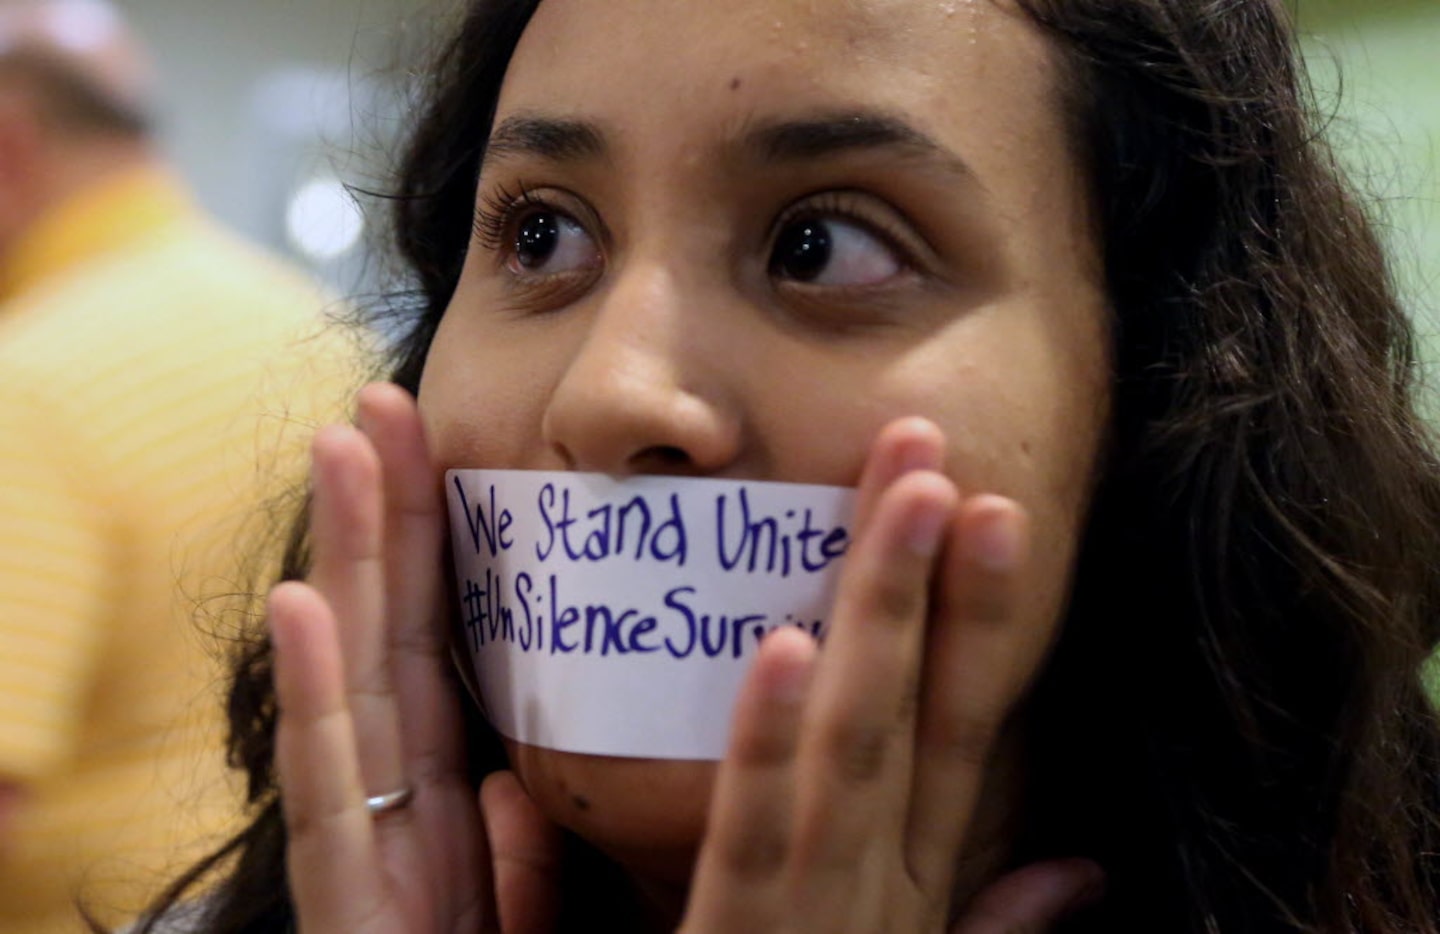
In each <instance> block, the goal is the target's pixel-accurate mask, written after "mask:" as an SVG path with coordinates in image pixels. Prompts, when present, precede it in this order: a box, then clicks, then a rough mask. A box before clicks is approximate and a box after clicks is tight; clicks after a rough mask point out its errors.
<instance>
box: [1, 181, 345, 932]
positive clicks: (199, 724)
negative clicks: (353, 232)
mask: <svg viewBox="0 0 1440 934" xmlns="http://www.w3.org/2000/svg"><path fill="white" fill-rule="evenodd" d="M0 294H4V295H5V301H4V303H3V304H0V781H4V782H6V783H10V784H18V785H19V786H20V787H21V788H22V793H23V797H22V799H21V802H20V805H19V809H18V811H17V812H16V816H15V821H14V824H13V825H12V827H11V830H10V832H9V833H7V834H6V836H5V839H4V840H3V841H0V850H3V852H0V934H32V932H35V934H38V932H42V931H43V932H50V931H73V930H77V929H78V928H79V915H78V913H77V911H76V908H75V905H76V902H77V899H78V900H79V901H80V902H81V903H83V904H84V905H85V906H86V908H87V909H89V910H91V911H93V912H95V913H96V915H97V917H98V918H99V919H100V920H102V921H104V922H106V923H111V924H117V923H120V922H122V921H123V920H125V919H127V918H128V917H130V916H132V915H133V912H134V911H135V910H136V909H138V908H139V907H141V906H142V905H143V902H144V900H145V899H146V898H147V897H148V896H150V895H151V894H153V892H154V891H155V890H156V889H157V887H159V886H160V885H163V884H164V883H165V882H166V881H168V880H169V879H170V878H171V877H172V876H173V875H174V873H175V871H176V870H177V869H179V868H181V867H183V866H184V865H186V864H188V862H189V861H190V860H191V859H193V858H194V857H195V856H196V855H198V853H199V852H200V851H201V850H202V849H203V848H205V847H206V846H208V845H210V844H213V843H214V842H216V840H217V839H219V838H220V837H222V836H224V835H225V834H226V833H228V832H229V831H232V830H233V829H235V826H236V822H237V819H238V809H237V803H238V798H237V793H238V790H239V789H238V787H236V783H235V781H234V780H233V778H231V777H230V776H228V775H227V774H226V772H225V769H224V762H223V751H222V743H223V732H222V723H221V706H220V691H221V688H222V687H223V685H222V680H223V664H222V662H223V655H224V645H223V636H224V635H225V633H226V632H233V631H234V629H235V627H236V625H237V623H238V622H239V616H240V613H239V610H240V609H242V608H244V604H236V603H234V602H226V601H225V600H223V599H221V598H223V596H224V595H226V594H232V593H234V592H235V591H237V590H238V589H241V588H243V587H245V586H248V581H246V580H244V579H243V578H242V576H241V568H240V567H239V562H238V559H240V558H243V557H246V556H247V554H248V552H249V551H250V542H251V539H250V538H249V537H247V534H248V533H249V532H255V531H259V532H267V533H272V534H273V531H274V521H273V519H271V518H269V517H267V516H266V515H265V514H263V513H260V512H257V509H256V506H257V501H258V498H259V496H260V492H261V490H262V487H263V488H264V489H265V490H267V491H268V492H275V491H276V490H279V489H280V488H281V486H282V485H284V484H289V483H290V482H292V481H294V480H295V479H296V471H297V469H298V468H300V467H302V466H303V450H304V446H305V443H306V442H307V441H308V434H309V432H310V431H311V430H312V429H313V427H314V425H315V424H316V423H317V422H318V421H321V420H332V419H334V418H335V417H337V415H338V414H339V413H340V412H341V411H342V409H343V406H344V405H345V404H346V403H347V397H348V391H349V390H350V389H351V388H353V382H354V381H355V378H356V374H358V372H359V369H358V365H359V358H358V357H357V356H356V354H355V348H354V347H352V346H350V345H349V344H347V343H344V342H342V340H341V339H340V337H339V335H338V334H336V333H335V332H334V330H333V329H332V330H329V331H325V332H324V333H321V332H322V330H323V328H322V324H323V317H322V312H323V311H324V310H325V307H326V305H325V300H324V299H323V297H322V296H321V295H320V294H319V292H318V291H317V289H316V288H315V287H314V286H313V285H312V284H311V283H309V281H308V280H307V279H305V278H304V277H303V276H300V275H298V274H296V273H294V272H292V271H291V270H289V269H288V268H286V267H284V266H283V265H281V264H279V263H277V262H275V261H273V260H271V259H269V258H268V257H266V256H264V255H262V254H261V253H259V252H258V251H256V250H254V249H252V248H251V247H249V246H247V245H245V244H243V243H241V242H240V241H238V240H236V239H234V238H232V237H230V236H229V235H227V234H226V233H224V232H222V231H221V230H219V229H218V228H217V227H215V226H214V225H212V224H211V223H209V222H208V221H207V220H205V219H204V218H203V217H202V216H201V215H200V214H199V213H198V212H197V211H196V210H195V209H194V208H193V207H192V206H191V204H190V202H189V199H188V198H187V196H186V195H185V194H184V192H183V191H182V190H181V189H180V188H179V187H178V186H177V185H175V184H174V183H173V182H172V181H171V180H169V179H168V178H166V177H165V176H163V175H160V174H158V173H154V172H138V173H134V174H132V175H130V176H128V177H126V178H124V179H122V180H120V181H116V182H113V183H108V184H104V185H100V186H97V187H96V188H95V189H94V190H92V191H89V192H85V193H84V194H83V195H81V196H80V197H78V198H76V199H73V200H72V201H71V202H69V203H67V204H65V205H63V206H61V207H60V208H59V209H58V210H56V211H55V212H53V213H52V215H51V216H50V217H49V218H48V219H47V220H46V221H45V222H44V223H43V224H42V225H41V226H40V227H39V228H38V229H36V230H35V231H34V232H33V233H32V234H31V236H30V237H29V239H28V240H27V242H26V243H25V244H24V245H22V246H21V247H20V248H19V249H18V250H16V251H15V252H14V253H13V254H12V257H11V259H10V262H9V263H8V264H7V268H6V269H4V270H0ZM299 338H303V339H300V340H298V341H297V339H299ZM271 484H274V485H271ZM280 511H281V512H283V511H284V510H283V509H281V510H280ZM197 603H198V605H199V610H200V612H199V614H198V616H199V620H200V622H201V625H199V626H197V625H196V624H195V623H196V618H197V613H196V609H197ZM215 635H218V636H220V637H221V638H220V639H216V638H214V636H215Z"/></svg>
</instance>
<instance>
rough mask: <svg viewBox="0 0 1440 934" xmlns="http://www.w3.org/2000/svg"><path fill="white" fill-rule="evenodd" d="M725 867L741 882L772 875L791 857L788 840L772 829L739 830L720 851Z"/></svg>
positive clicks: (768, 877)
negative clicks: (750, 831)
mask: <svg viewBox="0 0 1440 934" xmlns="http://www.w3.org/2000/svg"><path fill="white" fill-rule="evenodd" d="M721 856H722V859H723V860H724V865H725V868H726V870H727V871H728V872H729V873H730V874H732V875H733V876H735V877H736V878H737V879H739V880H740V881H751V880H765V879H770V878H773V877H774V876H775V875H776V874H777V873H779V871H780V869H781V868H782V867H784V866H785V864H786V862H787V860H788V859H789V856H790V845H789V842H788V841H787V840H786V839H785V838H784V837H783V836H781V835H780V834H777V833H771V832H760V833H741V834H736V835H735V836H734V837H733V838H732V839H730V840H729V841H728V842H727V843H726V845H725V847H724V849H723V850H722V852H721Z"/></svg>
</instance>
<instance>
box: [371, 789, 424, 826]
mask: <svg viewBox="0 0 1440 934" xmlns="http://www.w3.org/2000/svg"><path fill="white" fill-rule="evenodd" d="M413 800H415V789H414V788H411V787H410V786H408V785H407V786H406V787H404V788H400V789H398V790H396V791H387V792H385V793H384V794H383V795H371V796H370V797H368V798H366V799H365V810H367V811H369V812H370V817H371V818H373V819H375V820H379V819H380V818H382V817H384V816H385V815H386V814H392V813H394V812H395V811H402V810H404V809H405V808H407V807H409V806H410V802H411V801H413Z"/></svg>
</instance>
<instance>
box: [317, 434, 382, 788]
mask: <svg viewBox="0 0 1440 934" xmlns="http://www.w3.org/2000/svg"><path fill="white" fill-rule="evenodd" d="M312 450H313V460H314V466H313V478H312V483H313V485H314V498H313V500H312V503H311V513H310V515H311V547H312V559H313V560H312V564H311V573H310V578H309V579H310V582H311V584H313V585H314V587H315V589H316V590H317V591H318V592H319V593H320V595H321V596H322V597H324V599H325V602H326V604H328V606H329V608H330V611H331V612H332V613H333V614H334V618H335V620H336V621H337V623H338V629H339V641H340V648H341V655H342V658H343V660H344V671H345V692H346V695H347V705H348V707H349V709H350V715H351V717H352V718H353V719H354V721H355V732H356V736H358V737H361V738H362V739H363V742H362V744H361V746H360V750H359V755H360V773H361V776H362V778H363V780H364V785H365V788H366V789H367V791H368V793H370V794H382V793H385V792H389V791H394V790H396V789H399V788H402V787H405V785H406V777H405V770H404V765H403V760H402V756H401V749H400V728H399V719H398V718H399V714H398V711H397V709H396V705H395V697H394V690H393V683H392V679H391V676H390V668H389V651H388V649H387V646H386V639H387V636H386V625H385V613H386V600H385V569H384V557H383V545H382V537H383V533H384V518H383V513H382V508H383V507H382V494H381V485H380V483H381V481H380V462H379V458H378V457H377V456H376V454H375V450H374V448H373V447H372V446H371V445H370V443H369V441H367V440H366V439H365V437H364V435H362V434H361V433H360V432H358V431H356V430H355V429H353V428H349V427H345V426H340V425H332V426H329V427H327V428H323V429H321V430H320V431H319V432H317V433H316V435H315V439H314V442H313V445H312Z"/></svg>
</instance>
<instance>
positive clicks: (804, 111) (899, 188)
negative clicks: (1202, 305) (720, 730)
mask: <svg viewBox="0 0 1440 934" xmlns="http://www.w3.org/2000/svg"><path fill="white" fill-rule="evenodd" d="M1047 52H1048V47H1047V45H1046V43H1045V41H1044V40H1043V39H1042V37H1041V36H1040V35H1039V34H1038V32H1036V31H1035V29H1034V28H1033V27H1032V26H1031V25H1030V24H1029V23H1028V22H1027V21H1026V20H1025V19H1024V17H1023V16H1022V15H1021V14H1019V13H1018V12H1016V11H1014V10H1012V9H1010V8H1009V7H1008V6H1007V5H1005V4H1002V3H992V2H975V0H960V2H956V0H832V2H816V0H727V2H725V3H715V2H713V0H693V2H676V0H626V2H625V3H610V2H604V0H545V2H544V3H542V4H540V7H539V10H538V12H537V13H536V15H535V17H534V19H533V21H532V22H531V23H530V25H529V27H528V28H527V30H526V31H525V34H524V36H523V38H522V40H521V42H520V44H519V47H518V49H517V51H516V53H515V56H514V59H513V61H512V62H511V64H510V68H509V72H508V74H507V76H506V78H505V84H504V88H503V91H502V93H501V96H500V102H499V109H498V111H497V113H496V117H495V129H494V132H493V135H492V138H491V141H490V145H489V149H488V153H487V156H486V160H485V163H484V165H483V168H482V171H481V175H480V181H479V190H478V195H477V198H476V203H477V224H476V235H475V238H474V241H473V243H472V245H471V249H470V253H469V256H468V259H467V262H466V266H465V270H464V274H463V276H462V279H461V282H460V285H459V289H458V291H457V293H456V295H455V298H454V301H453V303H452V304H451V306H450V308H449V309H448V311H447V312H446V313H445V316H444V319H443V321H442V322H441V325H440V329H439V332H438V334H437V335H436V337H435V342H434V346H433V348H432V350H431V353H430V356H429V359H428V361H427V364H426V368H425V374H424V379H423V382H422V386H421V394H420V400H421V406H422V409H423V411H424V414H425V418H426V421H427V423H428V426H429V428H430V430H431V432H432V438H433V441H434V444H435V447H436V452H437V456H438V459H439V462H440V464H441V465H442V466H444V467H447V468H449V467H493V468H521V469H536V470H582V471H599V472H604V473H608V474H613V475H626V474H635V473H665V474H682V475H705V476H718V477H733V478H753V479H764V480H789V481H799V482H805V483H819V484H835V485H853V484H854V483H855V482H856V481H857V479H858V476H859V473H860V468H861V464H862V462H863V461H864V459H865V456H866V452H867V449H868V447H869V445H870V443H871V441H872V439H873V438H874V437H875V436H876V434H877V433H878V432H879V431H880V429H881V428H882V427H883V426H884V425H885V424H887V423H888V422H890V421H892V420H893V419H896V418H899V417H901V416H907V415H922V416H925V417H926V418H928V419H930V420H932V421H933V422H935V423H936V424H937V425H938V426H939V427H940V428H941V429H942V430H943V431H944V433H945V436H946V439H947V442H948V449H947V470H948V472H949V473H950V474H951V476H953V477H954V478H955V480H956V482H957V483H958V485H959V487H960V489H961V490H962V491H964V492H966V493H978V492H994V493H1000V494H1003V495H1005V496H1008V497H1011V498H1013V499H1015V500H1018V501H1019V502H1020V503H1021V504H1023V505H1024V506H1025V507H1026V508H1027V509H1028V510H1029V512H1030V513H1031V517H1032V523H1033V525H1032V527H1033V529H1034V539H1035V548H1034V555H1033V559H1032V561H1031V564H1030V565H1029V567H1028V571H1027V574H1028V587H1026V588H1025V589H1026V596H1025V605H1024V616H1025V620H1024V623H1025V624H1026V625H1031V626H1035V627H1037V628H1039V629H1043V628H1044V627H1045V626H1047V625H1049V624H1050V623H1051V622H1053V621H1054V619H1055V618H1056V617H1057V616H1058V615H1059V614H1060V613H1061V611H1062V609H1063V604H1064V602H1065V598H1066V594H1067V591H1068V575H1069V572H1070V569H1071V565H1072V563H1073V558H1074V554H1075V549H1076V542H1077V538H1078V536H1079V532H1080V528H1081V524H1082V521H1083V518H1084V514H1085V510H1086V506H1087V501H1088V497H1089V493H1090V489H1091V479H1092V474H1093V470H1094V467H1095V461H1096V458H1097V447H1098V445H1099V442H1100V439H1101V437H1102V435H1103V433H1104V425H1105V422H1106V418H1107V414H1108V403H1109V387H1108V353H1107V349H1108V348H1107V336H1106V335H1107V327H1106V317H1107V313H1106V303H1105V296H1104V294H1103V291H1102V283H1101V274H1100V271H1099V263H1098V260H1097V251H1096V246H1095V243H1094V242H1093V236H1092V233H1091V229H1092V227H1091V218H1090V216H1089V214H1088V213H1087V212H1088V205H1087V201H1086V198H1085V196H1084V191H1083V182H1082V179H1081V177H1080V172H1079V170H1078V168H1077V166H1076V164H1075V162H1074V160H1073V158H1072V156H1071V155H1070V150H1069V149H1068V147H1067V142H1066V135H1065V122H1064V119H1063V115H1062V113H1061V111H1060V108H1059V105H1058V103H1057V97H1056V95H1055V93H1054V90H1053V87H1052V85H1053V82H1054V79H1055V73H1054V69H1053V68H1052V65H1051V62H1050V61H1049V58H1048V55H1047ZM511 752H512V757H513V761H514V763H515V766H516V768H517V770H518V771H519V773H520V775H521V778H522V780H523V781H524V782H525V784H526V786H527V787H528V788H529V790H530V792H531V794H532V796H533V797H534V798H535V799H536V801H537V802H538V803H539V804H540V806H541V807H542V808H543V809H544V810H545V811H546V812H547V813H548V814H549V815H550V816H551V817H552V818H553V819H555V820H556V821H558V822H559V823H561V824H563V825H565V826H568V827H570V828H572V829H574V830H575V831H577V832H578V833H580V834H581V835H582V836H584V837H586V838H588V839H590V840H591V841H592V842H594V843H596V844H597V845H599V846H601V847H602V848H604V849H606V850H607V851H609V852H610V853H611V854H612V855H614V856H616V857H617V858H618V859H620V860H621V861H622V862H625V863H627V864H628V865H630V866H631V867H632V868H634V869H637V870H639V871H641V872H662V873H663V872H665V871H666V869H667V867H675V868H674V874H675V877H676V878H682V877H683V875H684V873H685V872H686V871H687V869H688V858H687V857H688V856H689V855H691V854H692V852H693V849H694V847H695V845H696V843H697V842H698V840H699V838H700V835H701V833H702V830H703V822H704V813H705V808H706V804H707V800H708V796H709V795H708V793H709V783H710V779H711V775H712V773H713V766H711V765H708V764H697V763H660V762H655V761H650V760H622V759H606V758H598V757H589V756H578V755H569V754H561V753H554V752H549V751H546V750H540V749H535V748H530V747H514V746H512V749H511Z"/></svg>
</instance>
